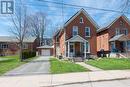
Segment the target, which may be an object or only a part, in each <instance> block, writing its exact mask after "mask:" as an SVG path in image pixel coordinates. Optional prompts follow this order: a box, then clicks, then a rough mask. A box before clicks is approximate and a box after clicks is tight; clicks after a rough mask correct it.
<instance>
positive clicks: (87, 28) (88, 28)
mask: <svg viewBox="0 0 130 87" xmlns="http://www.w3.org/2000/svg"><path fill="white" fill-rule="evenodd" d="M87 29H88V31H89V36H88V35H86V31H87ZM90 36H91V32H90V27H85V37H90Z"/></svg>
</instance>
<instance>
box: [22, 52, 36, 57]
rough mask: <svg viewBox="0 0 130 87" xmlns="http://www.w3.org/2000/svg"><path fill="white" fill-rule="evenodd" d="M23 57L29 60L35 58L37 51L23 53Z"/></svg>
mask: <svg viewBox="0 0 130 87" xmlns="http://www.w3.org/2000/svg"><path fill="white" fill-rule="evenodd" d="M22 56H23V59H28V58H31V57H35V56H36V52H35V51H23V53H22Z"/></svg>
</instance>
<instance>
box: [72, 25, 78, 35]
mask: <svg viewBox="0 0 130 87" xmlns="http://www.w3.org/2000/svg"><path fill="white" fill-rule="evenodd" d="M72 35H73V36H75V35H78V26H73V29H72Z"/></svg>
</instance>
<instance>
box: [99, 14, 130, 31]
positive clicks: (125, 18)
mask: <svg viewBox="0 0 130 87" xmlns="http://www.w3.org/2000/svg"><path fill="white" fill-rule="evenodd" d="M121 17H122V18H123V19H124V20H125V21H126V22H127V23H128V24H129V25H130V21H129V19H128V18H127V17H126V16H125V15H124V14H123V15H120V16H118V17H116V18H115V19H114V20H113V21H112V22H109V23H108V24H107V25H105V27H102V28H100V29H98V30H97V32H98V33H99V32H101V31H104V30H107V29H108V28H110V27H111V26H112V25H113V24H114V23H115V22H116V21H117V20H118V19H119V18H121Z"/></svg>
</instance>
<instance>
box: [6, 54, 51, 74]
mask: <svg viewBox="0 0 130 87" xmlns="http://www.w3.org/2000/svg"><path fill="white" fill-rule="evenodd" d="M49 58H50V57H49V56H46V57H45V56H40V57H39V58H37V59H35V60H33V61H31V62H29V63H27V64H24V65H22V66H20V67H18V68H16V69H14V70H12V71H9V72H7V73H6V74H5V75H6V76H12V75H27V74H29V75H30V74H48V73H49V68H50V63H49Z"/></svg>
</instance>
